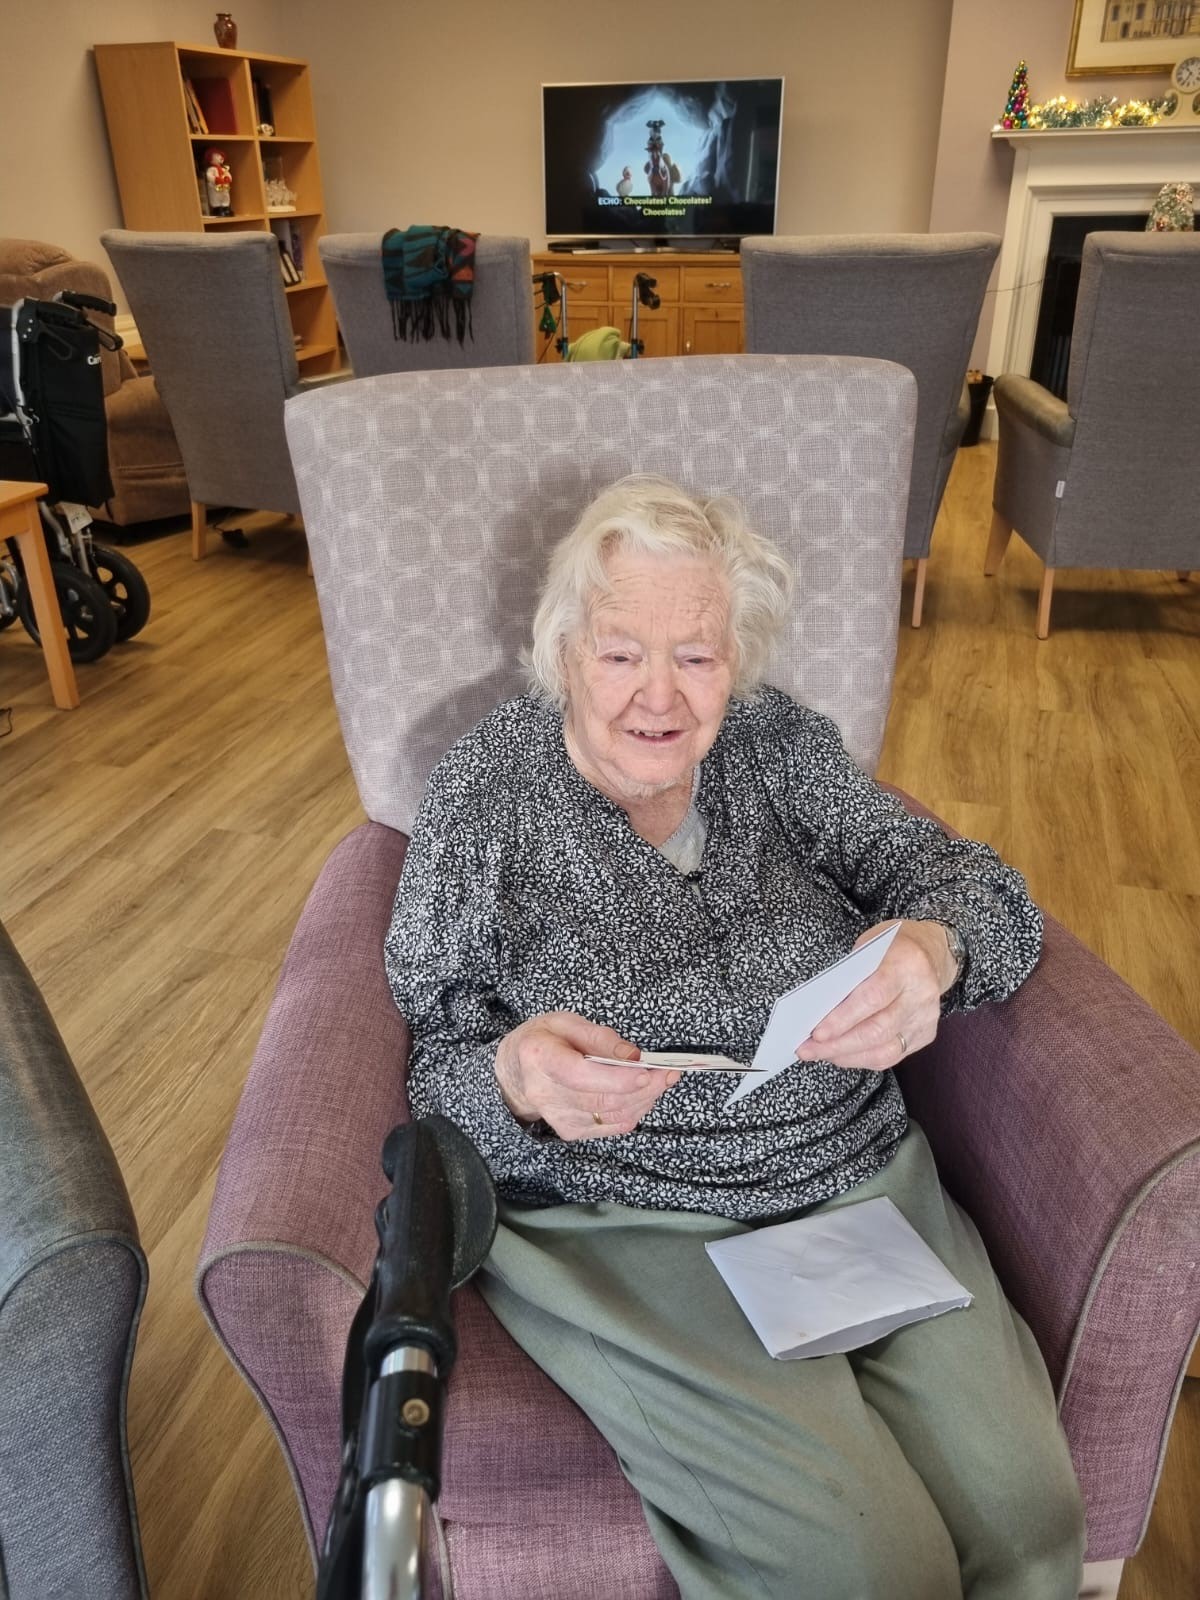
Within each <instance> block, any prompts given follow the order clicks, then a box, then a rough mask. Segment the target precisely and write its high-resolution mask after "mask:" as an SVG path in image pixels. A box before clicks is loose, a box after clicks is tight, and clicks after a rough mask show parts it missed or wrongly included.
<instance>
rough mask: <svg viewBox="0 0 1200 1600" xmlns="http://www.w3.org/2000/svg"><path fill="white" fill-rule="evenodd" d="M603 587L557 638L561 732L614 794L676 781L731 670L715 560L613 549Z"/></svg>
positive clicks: (629, 794)
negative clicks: (562, 681)
mask: <svg viewBox="0 0 1200 1600" xmlns="http://www.w3.org/2000/svg"><path fill="white" fill-rule="evenodd" d="M605 569H606V571H607V573H608V578H609V583H610V585H611V589H610V591H609V592H607V593H600V594H598V595H596V596H595V598H594V599H593V601H592V605H591V609H590V611H589V613H588V617H587V621H586V622H585V624H584V627H583V630H582V633H581V635H580V637H579V638H578V639H576V640H575V641H574V642H573V643H569V644H568V645H567V648H566V660H565V666H566V677H567V715H566V730H567V742H568V748H569V749H570V752H571V756H572V759H573V760H574V762H575V765H576V766H577V767H578V768H579V770H580V771H581V772H582V773H583V775H584V777H585V778H587V779H588V781H589V782H590V783H592V784H594V785H595V786H596V788H598V789H599V790H601V792H602V793H604V794H607V795H608V796H609V798H610V799H612V800H615V801H616V802H617V803H618V804H621V803H623V802H624V801H627V800H646V799H649V798H651V797H652V796H654V795H658V794H663V793H665V792H666V791H667V790H669V789H673V788H675V787H676V786H677V785H681V784H684V783H687V784H690V783H691V780H692V773H693V771H694V769H695V767H696V766H697V765H698V763H699V762H700V761H702V760H703V758H704V756H705V755H706V754H707V752H708V750H709V749H710V748H711V746H712V743H713V740H714V739H715V738H716V737H717V734H718V732H719V731H720V727H721V723H722V721H723V720H724V716H725V709H726V707H727V706H728V704H729V696H730V692H731V690H732V688H733V678H734V651H733V640H732V636H731V633H730V615H729V611H730V606H729V587H728V584H727V583H726V581H725V579H724V577H723V576H722V574H721V573H720V572H719V570H718V569H717V567H716V566H715V565H714V564H713V563H711V562H709V561H703V560H690V559H689V560H679V559H674V560H672V559H667V558H661V557H653V556H643V555H638V554H635V553H633V552H625V551H621V550H618V551H615V552H613V554H611V555H610V556H609V557H608V559H607V560H606V562H605Z"/></svg>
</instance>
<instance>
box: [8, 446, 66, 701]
mask: <svg viewBox="0 0 1200 1600" xmlns="http://www.w3.org/2000/svg"><path fill="white" fill-rule="evenodd" d="M47 492H48V491H47V489H46V485H45V484H44V483H14V482H13V481H12V480H11V479H8V478H0V539H15V540H16V541H17V548H18V550H20V552H21V561H22V564H23V565H24V568H25V582H26V583H27V584H28V585H29V597H30V599H31V600H32V601H33V614H34V617H35V618H36V619H37V625H38V632H39V633H40V634H41V636H42V654H43V655H44V656H45V657H46V671H47V672H48V673H49V674H50V689H51V692H52V693H53V695H54V704H55V705H56V706H60V707H61V708H62V709H63V710H64V711H70V710H71V709H72V708H73V707H75V706H77V705H78V704H79V689H78V687H77V686H76V683H75V668H74V666H73V664H72V662H71V656H70V653H69V651H68V649H67V636H66V633H65V632H64V630H63V621H62V612H61V611H60V610H59V606H58V595H57V594H56V593H55V590H54V578H53V577H52V575H51V572H50V556H49V554H48V552H47V550H46V537H45V534H43V532H42V524H41V519H40V518H39V516H38V509H37V503H38V501H39V500H40V499H41V497H42V495H44V494H46V493H47Z"/></svg>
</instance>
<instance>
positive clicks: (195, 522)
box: [192, 500, 208, 561]
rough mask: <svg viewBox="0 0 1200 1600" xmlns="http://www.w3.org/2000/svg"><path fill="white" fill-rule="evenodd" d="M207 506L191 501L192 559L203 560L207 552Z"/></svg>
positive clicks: (197, 501)
mask: <svg viewBox="0 0 1200 1600" xmlns="http://www.w3.org/2000/svg"><path fill="white" fill-rule="evenodd" d="M207 534H208V507H207V506H202V505H201V504H200V502H199V500H193V501H192V560H193V561H203V560H204V558H205V556H206V555H207V554H208V539H207Z"/></svg>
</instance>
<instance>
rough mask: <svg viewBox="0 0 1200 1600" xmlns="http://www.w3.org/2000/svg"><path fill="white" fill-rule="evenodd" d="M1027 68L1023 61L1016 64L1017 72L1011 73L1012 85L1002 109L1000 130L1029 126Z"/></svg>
mask: <svg viewBox="0 0 1200 1600" xmlns="http://www.w3.org/2000/svg"><path fill="white" fill-rule="evenodd" d="M1028 79H1029V68H1028V67H1027V66H1026V65H1025V63H1024V62H1023V61H1018V62H1017V70H1016V71H1015V72H1014V73H1013V76H1012V83H1011V84H1010V85H1009V89H1008V103H1007V105H1006V106H1005V107H1004V115H1003V116H1002V117H1001V118H1000V126H1001V127H1002V128H1027V127H1028V126H1029V82H1028Z"/></svg>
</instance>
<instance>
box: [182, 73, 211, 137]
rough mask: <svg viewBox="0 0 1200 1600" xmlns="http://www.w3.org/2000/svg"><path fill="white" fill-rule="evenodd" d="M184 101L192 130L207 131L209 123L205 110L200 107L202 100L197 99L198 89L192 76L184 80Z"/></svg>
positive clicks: (196, 131)
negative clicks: (206, 119) (205, 116)
mask: <svg viewBox="0 0 1200 1600" xmlns="http://www.w3.org/2000/svg"><path fill="white" fill-rule="evenodd" d="M183 103H184V107H185V109H186V110H187V119H188V127H189V128H190V130H191V131H192V132H193V133H207V132H208V123H207V122H206V121H205V120H204V112H203V111H202V110H201V109H200V102H199V100H197V99H196V89H195V86H194V84H193V83H192V80H191V79H190V78H185V79H184V80H183Z"/></svg>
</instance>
